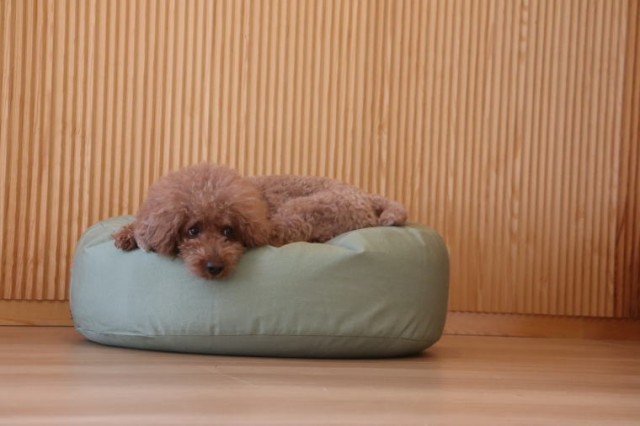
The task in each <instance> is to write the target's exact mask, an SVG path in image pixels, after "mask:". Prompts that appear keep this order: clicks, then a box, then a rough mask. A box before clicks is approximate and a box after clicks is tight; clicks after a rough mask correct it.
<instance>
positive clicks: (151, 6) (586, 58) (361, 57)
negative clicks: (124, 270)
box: [0, 0, 640, 318]
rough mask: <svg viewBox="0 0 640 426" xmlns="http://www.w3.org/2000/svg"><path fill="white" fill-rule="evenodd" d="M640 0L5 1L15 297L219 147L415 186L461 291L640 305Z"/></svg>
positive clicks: (54, 287) (50, 296) (8, 203)
mask: <svg viewBox="0 0 640 426" xmlns="http://www.w3.org/2000/svg"><path fill="white" fill-rule="evenodd" d="M638 18H639V12H638V1H637V0H628V1H620V2H607V1H604V0H589V1H577V0H571V1H559V0H519V1H516V0H482V1H471V0H437V1H436V0H434V1H421V0H402V1H397V2H396V1H389V0H380V1H374V2H363V1H357V0H331V1H326V2H320V1H310V2H297V1H292V0H272V1H267V0H262V1H255V2H253V1H248V0H245V1H242V2H233V1H214V2H209V1H204V0H197V1H194V2H179V1H175V0H170V1H158V0H147V1H124V2H107V1H103V0H91V1H88V2H71V1H56V0H50V1H42V2H41V1H35V0H27V1H17V0H0V23H1V25H2V26H1V27H0V37H1V39H0V178H1V179H2V185H1V192H0V226H1V228H0V229H1V232H2V233H1V235H0V259H1V260H0V267H1V268H2V271H1V274H2V275H1V277H0V299H6V300H65V299H66V298H67V297H68V288H67V285H66V284H67V282H68V268H69V262H70V259H71V256H72V251H73V248H74V245H75V241H77V239H78V238H79V236H80V233H81V232H82V230H83V229H85V228H86V227H87V226H88V225H89V224H91V223H94V222H96V221H98V220H100V219H102V218H105V217H108V216H112V215H116V214H123V213H133V212H135V208H136V207H137V205H138V204H139V203H140V201H141V199H142V197H143V196H144V193H145V189H146V187H147V186H148V185H149V184H150V183H151V182H152V181H153V180H154V179H156V178H157V177H158V176H160V175H161V174H164V173H165V172H167V171H169V170H172V169H176V168H178V167H181V166H183V165H186V164H192V163H196V162H200V161H212V162H222V163H227V164H229V165H231V166H234V167H237V168H238V169H239V170H240V171H241V172H242V173H245V174H259V173H298V174H314V175H328V176H333V177H336V178H340V179H343V180H347V181H350V182H353V183H355V184H358V185H360V186H362V187H364V188H365V189H368V190H370V191H374V192H381V193H384V194H386V195H388V196H390V197H394V198H397V199H399V200H400V201H403V202H404V203H405V204H406V205H407V206H408V208H409V210H410V215H411V219H412V220H414V221H417V222H422V223H426V224H429V225H431V226H433V227H435V228H436V229H438V230H440V231H441V232H442V233H443V234H444V236H445V239H446V240H447V242H448V244H449V246H450V251H451V257H452V265H453V269H452V283H451V285H452V293H451V305H450V308H451V309H453V310H459V311H472V312H505V313H522V314H556V315H579V316H617V317H634V318H637V317H638V316H639V315H640V283H639V281H640V279H639V278H638V276H639V271H638V265H639V264H640V262H639V261H638V259H639V257H640V249H639V247H638V246H639V244H640V243H639V242H638V241H640V227H639V226H638V225H637V222H638V220H637V219H638V217H639V216H640V212H639V211H640V210H639V209H640V207H638V206H639V205H640V195H639V194H638V187H639V186H638V184H640V177H639V176H638V170H639V169H640V149H639V148H638V145H639V142H638V141H639V139H640V135H639V131H638V122H639V121H640V120H639V119H638V117H639V115H640V100H639V98H640V95H639V94H638V93H639V92H638V91H639V89H638V88H639V87H640V84H639V83H638V77H637V75H638V74H639V73H638V67H639V64H638V57H639V56H640V55H639V54H638V46H639V45H640V43H638V38H639V35H638V25H637V22H638Z"/></svg>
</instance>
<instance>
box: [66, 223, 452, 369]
mask: <svg viewBox="0 0 640 426" xmlns="http://www.w3.org/2000/svg"><path fill="white" fill-rule="evenodd" d="M131 220H133V218H132V217H118V218H112V219H108V220H106V221H103V222H100V223H98V224H96V225H94V226H92V227H91V228H90V229H89V230H87V231H86V232H85V234H84V235H83V236H82V238H81V239H80V242H79V243H78V246H77V248H76V253H75V258H74V264H73V269H72V279H71V310H72V314H73V319H74V322H75V325H76V328H77V329H78V331H80V333H82V334H83V335H84V336H86V337H87V338H89V339H90V340H94V341H96V342H99V343H104V344H109V345H116V346H127V347H135V348H142V349H155V350H167V351H179V352H198V353H212V354H229V355H259V356H308V357H382V356H398V355H408V354H412V353H417V352H420V351H422V350H423V349H425V348H426V347H428V346H430V345H431V344H433V343H434V342H435V341H437V340H438V339H439V338H440V336H441V334H442V329H443V327H444V321H445V316H446V310H447V294H448V273H449V265H448V255H447V250H446V247H445V245H444V243H443V241H442V239H441V238H440V236H439V235H438V234H437V233H436V232H435V231H433V230H431V229H429V228H426V227H422V226H405V227H377V228H367V229H360V230H357V231H352V232H349V233H346V234H343V235H340V236H338V237H336V238H334V239H333V240H331V241H329V242H328V243H324V244H312V243H294V244H288V245H286V246H283V247H279V248H275V247H270V246H267V247H261V248H258V249H253V250H250V251H248V252H247V253H246V254H245V255H244V256H243V257H242V259H241V260H240V262H239V264H238V267H237V269H236V270H235V271H234V273H233V274H232V275H231V276H229V277H228V278H226V279H224V280H219V281H215V280H214V281H208V280H203V279H201V278H198V277H196V276H194V275H193V274H191V273H190V272H189V271H188V270H187V269H186V268H185V267H184V265H183V264H182V261H181V260H180V259H179V258H175V259H172V258H168V257H164V256H159V255H156V254H154V253H145V252H144V251H142V250H136V251H132V252H123V251H120V250H118V249H116V248H115V247H114V245H113V240H112V239H111V234H112V233H113V232H114V231H115V230H117V229H118V228H119V227H120V226H122V225H124V224H126V223H128V222H130V221H131Z"/></svg>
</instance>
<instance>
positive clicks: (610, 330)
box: [445, 312, 640, 340]
mask: <svg viewBox="0 0 640 426" xmlns="http://www.w3.org/2000/svg"><path fill="white" fill-rule="evenodd" d="M445 334H457V335H471V336H508V337H557V338H578V339H602V340H640V320H631V319H617V318H592V317H565V316H554V315H515V314H486V313H472V312H449V314H448V317H447V323H446V325H445Z"/></svg>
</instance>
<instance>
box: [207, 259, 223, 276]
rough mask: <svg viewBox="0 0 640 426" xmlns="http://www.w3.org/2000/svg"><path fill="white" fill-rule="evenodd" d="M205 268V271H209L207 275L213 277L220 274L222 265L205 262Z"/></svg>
mask: <svg viewBox="0 0 640 426" xmlns="http://www.w3.org/2000/svg"><path fill="white" fill-rule="evenodd" d="M206 267H207V271H209V273H210V274H211V276H213V277H215V276H216V275H218V274H220V272H222V270H223V269H224V265H219V264H217V263H213V262H207V264H206Z"/></svg>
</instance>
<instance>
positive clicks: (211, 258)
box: [113, 164, 407, 279]
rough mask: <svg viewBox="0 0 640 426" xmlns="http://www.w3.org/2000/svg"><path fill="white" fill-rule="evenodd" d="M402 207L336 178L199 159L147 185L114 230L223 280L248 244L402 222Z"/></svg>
mask: <svg viewBox="0 0 640 426" xmlns="http://www.w3.org/2000/svg"><path fill="white" fill-rule="evenodd" d="M406 219H407V213H406V210H405V208H404V207H403V206H402V205H401V204H399V203H397V202H394V201H391V200H388V199H386V198H384V197H381V196H379V195H372V194H368V193H365V192H363V191H361V190H359V189H358V188H356V187H354V186H351V185H348V184H346V183H343V182H339V181H336V180H332V179H328V178H322V177H303V176H255V177H242V176H240V175H239V174H238V173H237V172H235V171H234V170H232V169H229V168H227V167H221V166H214V165H209V164H201V165H197V166H192V167H187V168H185V169H182V170H179V171H177V172H173V173H170V174H168V175H166V176H164V177H162V178H160V179H159V180H158V181H157V182H155V183H154V184H153V185H151V187H150V188H149V192H148V194H147V198H146V200H145V201H144V202H143V203H142V205H141V206H140V209H139V210H138V213H137V215H136V219H135V221H134V222H132V223H130V224H129V225H126V226H124V227H122V228H121V229H120V230H118V231H117V232H115V233H114V235H113V237H114V239H115V245H116V247H118V248H120V249H122V250H126V251H129V250H133V249H135V248H137V247H140V248H142V249H143V250H145V251H153V252H157V253H159V254H163V255H167V256H180V257H182V258H183V259H184V261H185V263H186V265H187V267H188V268H189V269H190V270H191V271H192V272H193V273H194V274H196V275H198V276H201V277H203V278H207V279H213V278H222V277H225V276H227V275H228V274H229V273H231V272H232V271H233V269H234V268H235V265H236V262H237V261H238V259H239V258H240V256H242V254H243V253H244V252H245V250H246V249H248V248H251V247H258V246H263V245H267V244H269V245H273V246H281V245H284V244H287V243H292V242H296V241H308V242H325V241H327V240H329V239H331V238H333V237H335V236H336V235H339V234H342V233H344V232H347V231H351V230H354V229H360V228H367V227H371V226H381V225H402V224H404V223H405V221H406Z"/></svg>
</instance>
